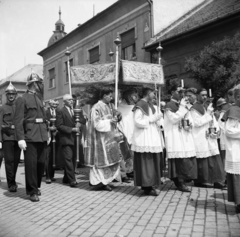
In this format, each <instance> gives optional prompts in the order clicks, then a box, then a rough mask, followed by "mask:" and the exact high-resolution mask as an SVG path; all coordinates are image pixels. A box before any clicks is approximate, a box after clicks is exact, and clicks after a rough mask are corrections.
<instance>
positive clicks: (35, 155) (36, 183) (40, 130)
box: [15, 72, 49, 202]
mask: <svg viewBox="0 0 240 237" xmlns="http://www.w3.org/2000/svg"><path fill="white" fill-rule="evenodd" d="M26 85H27V87H28V90H27V91H26V93H24V94H23V96H22V97H19V98H18V99H17V100H16V113H15V128H16V133H17V140H18V145H19V147H20V149H22V150H24V160H25V179H26V192H27V194H28V195H30V200H31V201H32V202H38V201H39V197H38V196H40V195H41V192H40V190H39V189H38V188H40V186H41V181H42V175H43V172H44V161H45V157H46V146H47V142H48V139H49V136H48V129H47V124H46V114H45V110H44V106H43V101H42V99H41V98H42V95H43V80H42V79H41V78H40V77H39V76H38V75H37V74H36V73H33V72H32V73H31V74H30V75H29V76H28V78H27V84H26Z"/></svg>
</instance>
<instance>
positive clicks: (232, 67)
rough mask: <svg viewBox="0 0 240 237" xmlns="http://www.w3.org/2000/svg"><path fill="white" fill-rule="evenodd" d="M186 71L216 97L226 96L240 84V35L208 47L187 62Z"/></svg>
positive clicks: (226, 38)
mask: <svg viewBox="0 0 240 237" xmlns="http://www.w3.org/2000/svg"><path fill="white" fill-rule="evenodd" d="M185 69H186V71H187V72H190V74H191V75H192V76H193V78H194V79H195V80H196V81H197V82H199V83H200V84H201V85H202V86H203V87H204V88H206V89H209V88H211V89H212V91H213V95H214V96H217V97H220V96H224V95H225V94H226V92H227V90H228V89H230V88H232V87H233V86H234V85H236V84H238V83H239V82H240V33H237V34H235V35H234V36H233V37H225V38H224V39H223V40H221V41H218V42H213V43H212V44H211V45H208V46H206V47H205V48H204V49H203V50H202V51H201V52H200V53H199V54H198V55H196V56H195V57H191V58H188V59H187V60H186V64H185Z"/></svg>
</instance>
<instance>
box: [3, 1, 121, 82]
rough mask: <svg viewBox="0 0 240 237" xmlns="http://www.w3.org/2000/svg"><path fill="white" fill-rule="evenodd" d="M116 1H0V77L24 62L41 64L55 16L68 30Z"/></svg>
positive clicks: (22, 65) (8, 73) (9, 73)
mask: <svg viewBox="0 0 240 237" xmlns="http://www.w3.org/2000/svg"><path fill="white" fill-rule="evenodd" d="M116 1H117V0H0V16H1V23H0V79H3V78H5V77H7V76H10V75H11V74H13V73H15V72H16V71H17V70H19V69H21V68H23V67H24V66H25V65H27V64H43V60H42V57H41V56H39V55H37V53H38V52H40V51H41V50H43V49H45V48H46V47H47V44H48V40H49V38H50V37H51V36H52V34H53V30H54V29H55V23H56V21H57V20H58V19H59V15H58V12H59V7H61V12H62V15H61V18H62V21H63V22H64V24H65V32H66V33H69V32H70V31H72V30H73V29H75V28H76V27H77V25H78V24H79V23H81V24H82V23H84V22H86V21H87V20H89V19H90V18H92V17H93V5H94V6H95V7H94V8H95V14H97V13H99V12H101V11H102V10H104V9H105V8H107V7H108V6H110V5H112V4H113V3H114V2H116Z"/></svg>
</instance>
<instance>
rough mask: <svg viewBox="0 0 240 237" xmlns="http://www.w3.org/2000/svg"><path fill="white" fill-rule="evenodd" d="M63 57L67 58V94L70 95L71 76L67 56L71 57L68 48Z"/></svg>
mask: <svg viewBox="0 0 240 237" xmlns="http://www.w3.org/2000/svg"><path fill="white" fill-rule="evenodd" d="M65 55H66V56H67V74H68V83H69V94H70V95H72V83H71V75H70V64H69V59H70V58H69V56H70V55H71V52H70V51H69V50H68V47H67V49H66V52H65Z"/></svg>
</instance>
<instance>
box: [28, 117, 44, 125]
mask: <svg viewBox="0 0 240 237" xmlns="http://www.w3.org/2000/svg"><path fill="white" fill-rule="evenodd" d="M45 122H46V120H45V119H43V118H36V119H33V120H26V123H37V124H39V123H45Z"/></svg>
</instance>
